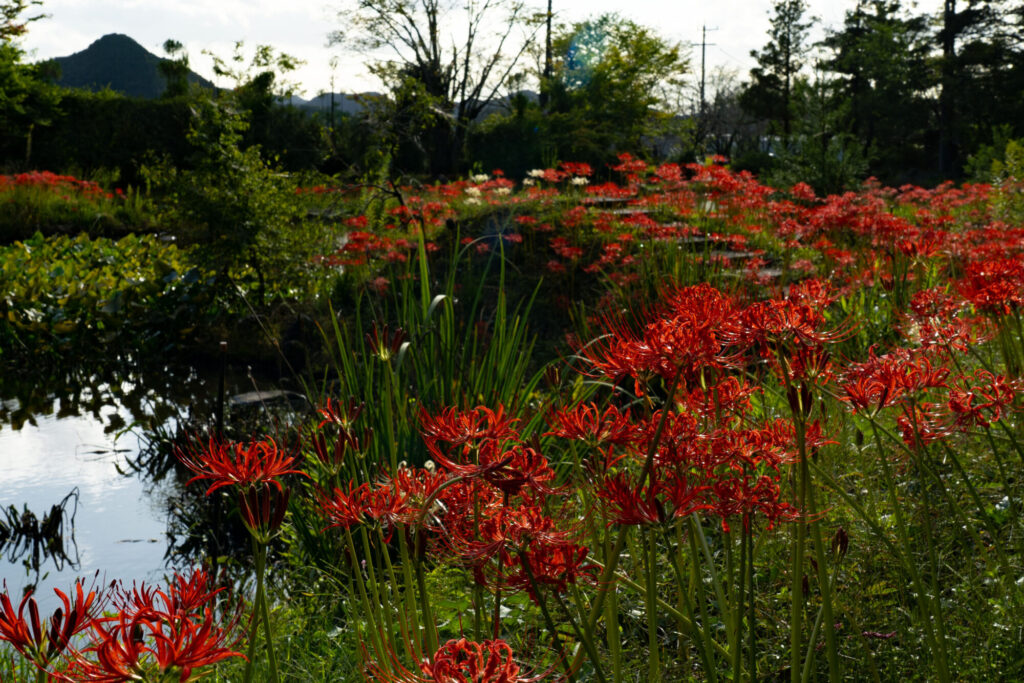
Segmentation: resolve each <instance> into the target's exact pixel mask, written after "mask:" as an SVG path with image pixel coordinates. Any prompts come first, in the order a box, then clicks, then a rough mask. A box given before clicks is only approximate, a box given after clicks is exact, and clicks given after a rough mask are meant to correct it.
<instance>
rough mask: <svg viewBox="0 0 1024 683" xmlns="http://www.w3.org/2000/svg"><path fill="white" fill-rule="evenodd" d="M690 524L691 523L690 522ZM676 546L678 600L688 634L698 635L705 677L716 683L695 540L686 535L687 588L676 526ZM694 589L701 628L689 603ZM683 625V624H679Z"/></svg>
mask: <svg viewBox="0 0 1024 683" xmlns="http://www.w3.org/2000/svg"><path fill="white" fill-rule="evenodd" d="M691 523H692V521H691ZM675 530H676V545H677V547H679V548H680V552H678V553H673V560H674V561H673V564H674V565H675V566H676V567H677V571H678V572H679V590H680V599H681V600H682V601H683V602H684V604H685V605H686V617H687V619H689V622H690V629H689V630H690V632H691V633H698V634H700V643H701V659H703V660H704V670H705V675H706V676H707V677H708V681H709V683H717V681H718V668H717V667H716V666H715V659H714V645H715V642H714V640H713V639H712V638H711V633H710V624H711V619H710V618H709V617H708V606H707V602H708V601H707V594H706V592H705V590H704V580H703V579H702V578H701V576H700V563H699V562H698V561H697V558H698V557H699V556H700V554H699V551H698V550H697V540H696V539H695V538H694V535H693V534H692V533H688V534H686V536H687V539H688V540H689V543H690V556H691V561H690V581H689V586H687V585H686V584H685V583H684V582H683V578H682V569H681V567H680V566H679V556H680V555H681V554H682V550H681V549H682V547H683V537H682V534H683V531H682V525H681V524H676V525H675ZM694 587H696V591H697V604H698V605H699V606H700V619H701V625H702V626H703V628H699V629H698V628H696V622H695V620H694V616H693V605H692V604H691V601H690V595H691V593H692V592H693V590H694ZM680 623H685V622H680Z"/></svg>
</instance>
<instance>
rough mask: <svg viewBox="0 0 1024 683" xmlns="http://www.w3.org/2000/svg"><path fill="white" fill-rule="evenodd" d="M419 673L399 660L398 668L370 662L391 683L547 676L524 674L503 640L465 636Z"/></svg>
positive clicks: (515, 681) (514, 681) (504, 681)
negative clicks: (477, 641)
mask: <svg viewBox="0 0 1024 683" xmlns="http://www.w3.org/2000/svg"><path fill="white" fill-rule="evenodd" d="M419 668H420V671H419V673H415V672H412V671H409V670H408V669H406V668H404V667H402V666H401V664H399V663H397V662H396V663H395V670H387V669H383V668H381V667H379V666H377V665H375V664H372V663H371V664H370V666H369V673H370V675H371V676H372V677H373V679H374V680H379V681H389V682H390V683H464V682H465V681H473V683H530V682H531V681H537V680H540V679H541V678H543V676H533V677H529V676H524V675H521V669H520V667H519V665H518V664H516V662H515V660H514V659H513V655H512V648H511V647H509V645H508V643H506V642H505V641H503V640H487V641H484V642H482V643H475V642H473V641H470V640H466V639H465V638H460V639H458V640H449V641H448V642H447V643H445V644H444V645H442V646H441V647H440V648H438V650H437V652H435V653H434V655H433V656H432V657H430V658H427V659H424V660H423V661H422V662H421V663H420V667H419Z"/></svg>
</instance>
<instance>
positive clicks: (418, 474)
mask: <svg viewBox="0 0 1024 683" xmlns="http://www.w3.org/2000/svg"><path fill="white" fill-rule="evenodd" d="M449 481H450V477H449V475H448V474H446V473H444V472H433V471H430V470H426V469H416V470H413V469H409V468H404V467H403V468H399V470H398V471H397V472H396V473H395V475H394V476H393V477H392V478H391V479H390V480H389V481H386V482H382V483H380V484H377V485H375V486H371V485H370V484H366V483H364V484H360V485H358V486H356V485H355V483H354V482H351V483H349V489H348V492H345V491H343V490H341V489H338V488H336V489H334V492H333V494H332V495H331V496H330V497H328V496H326V495H324V496H322V497H321V500H320V506H321V514H323V515H324V517H326V518H327V521H328V527H327V528H330V527H341V528H343V529H347V528H349V527H352V526H354V525H357V524H365V523H368V522H376V523H378V524H380V525H381V527H382V528H384V529H386V530H387V533H388V537H389V538H390V534H391V533H392V532H393V530H394V528H395V526H396V525H397V524H410V525H411V524H420V523H421V522H423V523H428V522H430V521H431V519H429V518H428V515H430V514H435V513H436V512H437V511H438V508H437V507H435V505H444V503H443V502H442V503H438V502H437V494H439V493H440V492H441V491H442V489H443V488H445V487H446V486H447V485H448V484H449ZM428 504H429V505H430V506H431V507H430V509H425V506H427V505H428Z"/></svg>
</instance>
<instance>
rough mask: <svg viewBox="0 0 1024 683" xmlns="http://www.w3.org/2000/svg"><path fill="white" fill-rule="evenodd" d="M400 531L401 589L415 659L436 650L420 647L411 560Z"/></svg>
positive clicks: (404, 536)
mask: <svg viewBox="0 0 1024 683" xmlns="http://www.w3.org/2000/svg"><path fill="white" fill-rule="evenodd" d="M401 531H402V532H404V531H405V529H403V530H401ZM402 532H399V533H400V535H399V538H398V550H399V553H400V554H401V557H402V576H403V579H404V582H405V588H406V590H405V591H403V592H404V593H405V612H406V614H407V615H408V618H409V622H410V623H409V626H410V629H411V630H412V632H413V633H415V634H417V637H416V638H414V639H412V640H413V647H414V648H415V650H416V651H415V652H414V653H413V654H415V655H416V658H417V659H420V660H421V659H423V657H425V656H428V655H432V654H433V653H434V652H436V650H435V651H432V652H429V653H425V652H423V650H422V647H421V646H422V641H421V639H420V638H419V634H420V625H419V617H418V616H417V610H416V598H415V596H413V594H412V591H411V590H409V587H410V586H412V585H413V582H414V581H415V579H414V578H413V575H412V560H411V558H410V557H409V540H408V537H407V535H406V534H405V533H402ZM416 542H417V541H416V540H414V541H413V543H416ZM395 585H396V586H397V585H398V584H397V583H396V584H395ZM424 628H429V627H428V626H427V625H426V624H424Z"/></svg>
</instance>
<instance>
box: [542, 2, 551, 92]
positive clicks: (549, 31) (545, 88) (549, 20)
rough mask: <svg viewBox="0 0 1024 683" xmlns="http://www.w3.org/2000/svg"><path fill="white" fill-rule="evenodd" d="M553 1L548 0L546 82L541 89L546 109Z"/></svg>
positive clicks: (545, 47)
mask: <svg viewBox="0 0 1024 683" xmlns="http://www.w3.org/2000/svg"><path fill="white" fill-rule="evenodd" d="M552 1H553V0H548V14H547V17H546V22H547V34H546V35H545V37H544V82H543V84H541V88H540V106H541V107H542V108H543V107H546V106H547V104H548V87H549V86H548V81H549V79H550V78H551V70H552V65H551V16H552V12H551V3H552Z"/></svg>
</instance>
